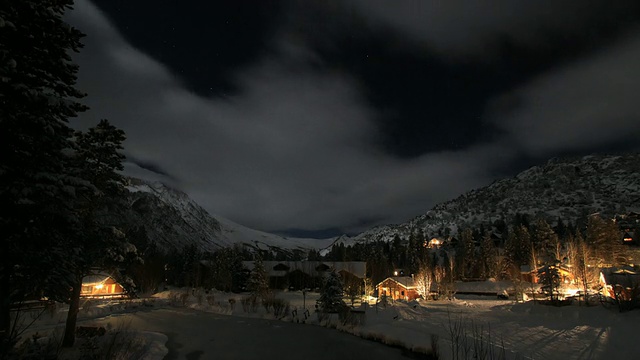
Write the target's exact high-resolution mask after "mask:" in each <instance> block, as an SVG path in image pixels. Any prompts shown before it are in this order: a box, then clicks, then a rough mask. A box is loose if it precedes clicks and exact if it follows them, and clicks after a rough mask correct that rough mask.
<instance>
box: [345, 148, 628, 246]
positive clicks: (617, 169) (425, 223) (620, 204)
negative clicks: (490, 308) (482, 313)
mask: <svg viewBox="0 0 640 360" xmlns="http://www.w3.org/2000/svg"><path fill="white" fill-rule="evenodd" d="M628 211H636V212H638V211H640V155H639V154H628V155H618V156H604V155H602V156H600V155H598V156H585V157H582V158H573V159H552V160H550V161H548V162H547V164H545V165H542V166H534V167H532V168H530V169H528V170H525V171H523V172H521V173H520V174H518V175H517V176H515V177H513V178H508V179H503V180H499V181H495V182H494V183H493V184H491V185H489V186H486V187H484V188H481V189H477V190H472V191H470V192H468V193H466V194H464V195H461V196H459V197H458V198H456V199H454V200H451V201H447V202H444V203H441V204H439V205H436V206H435V207H434V208H433V209H432V210H431V211H429V212H428V213H427V214H424V215H421V216H418V217H416V218H414V219H412V220H411V221H408V222H406V223H403V224H399V225H386V226H380V227H376V228H373V229H371V230H368V231H365V232H364V233H361V234H359V235H357V236H354V237H351V238H350V237H346V236H343V237H340V238H339V239H337V240H336V241H337V242H342V243H345V245H348V244H353V243H354V242H368V241H377V240H382V241H390V240H392V239H393V237H394V236H395V235H396V234H398V235H400V236H401V237H405V238H406V237H408V236H409V234H410V233H411V231H412V230H415V229H420V228H421V229H423V230H424V232H425V234H426V235H427V236H435V235H437V234H438V233H439V232H440V233H445V232H447V231H448V232H449V233H450V234H452V235H455V234H456V232H457V230H458V229H459V228H462V227H466V226H474V225H479V224H481V223H483V224H490V223H493V222H494V221H495V220H499V219H504V220H505V221H510V220H511V219H512V218H513V217H514V215H515V214H516V213H520V214H529V215H532V216H544V217H546V218H547V219H549V220H551V221H556V220H557V219H558V218H561V219H563V220H564V221H568V220H570V221H572V222H574V223H575V221H576V219H578V218H580V217H584V216H585V215H588V214H591V213H595V212H600V213H601V214H602V215H603V216H613V215H615V214H623V213H626V212H628ZM447 229H448V230H447Z"/></svg>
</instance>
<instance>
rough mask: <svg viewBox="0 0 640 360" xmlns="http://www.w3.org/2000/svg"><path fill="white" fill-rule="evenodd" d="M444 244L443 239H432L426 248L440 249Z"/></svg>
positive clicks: (427, 242)
mask: <svg viewBox="0 0 640 360" xmlns="http://www.w3.org/2000/svg"><path fill="white" fill-rule="evenodd" d="M442 244H444V239H441V238H437V237H434V238H431V240H429V241H426V244H425V246H426V247H428V248H429V249H439V248H440V247H441V246H442Z"/></svg>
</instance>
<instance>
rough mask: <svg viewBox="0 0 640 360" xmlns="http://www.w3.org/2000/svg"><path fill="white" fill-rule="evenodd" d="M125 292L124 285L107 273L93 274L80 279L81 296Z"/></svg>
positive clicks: (116, 294) (115, 294)
mask: <svg viewBox="0 0 640 360" xmlns="http://www.w3.org/2000/svg"><path fill="white" fill-rule="evenodd" d="M125 293H126V292H125V290H124V287H122V285H120V284H119V283H118V282H117V281H116V280H115V279H114V278H112V277H111V276H109V275H107V274H93V275H88V276H85V277H84V278H83V279H82V290H81V292H80V296H82V297H107V296H123V295H125Z"/></svg>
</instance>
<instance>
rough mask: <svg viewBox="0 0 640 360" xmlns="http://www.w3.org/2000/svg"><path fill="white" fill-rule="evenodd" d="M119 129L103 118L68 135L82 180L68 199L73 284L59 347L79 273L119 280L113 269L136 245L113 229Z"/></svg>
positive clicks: (73, 166)
mask: <svg viewBox="0 0 640 360" xmlns="http://www.w3.org/2000/svg"><path fill="white" fill-rule="evenodd" d="M124 139H125V135H124V132H123V131H122V130H119V129H117V128H116V127H114V126H112V125H111V124H109V122H108V121H107V120H101V121H100V123H99V124H98V125H97V126H95V127H93V128H91V129H89V131H87V132H86V133H82V132H77V133H76V134H75V136H74V140H75V141H74V150H75V151H74V152H73V155H72V157H71V158H70V170H71V171H72V173H73V174H74V175H75V176H76V177H77V178H79V179H82V180H85V181H86V182H87V185H86V186H83V187H80V188H78V189H77V194H76V195H77V196H76V198H75V201H74V202H73V205H74V210H75V211H76V213H77V214H78V218H79V222H78V224H77V226H76V228H75V233H74V234H73V235H72V236H70V239H71V240H72V241H73V244H72V246H73V250H74V251H75V257H74V263H73V269H72V273H73V281H74V283H73V286H72V290H71V296H70V298H71V300H70V305H69V312H68V317H67V326H66V330H65V337H64V340H63V345H64V346H72V345H73V343H74V340H75V324H76V319H77V313H78V309H79V305H80V292H81V289H82V278H83V277H84V276H86V275H89V274H90V273H91V272H92V271H95V270H96V269H99V270H107V269H108V270H110V272H111V273H112V274H115V275H116V276H115V277H116V278H117V279H118V280H120V282H121V283H123V284H125V285H126V284H128V283H129V282H128V281H123V280H124V279H123V278H121V277H120V276H119V275H120V273H119V270H120V269H121V268H124V267H125V265H124V263H125V262H126V261H127V260H128V261H134V260H136V258H137V254H136V248H135V246H133V245H132V244H130V243H129V242H127V241H126V238H125V235H124V233H123V232H122V231H121V230H120V229H118V228H117V220H116V219H117V217H116V215H117V214H118V213H120V212H121V211H122V210H123V208H124V206H125V203H124V198H125V194H126V191H127V190H126V189H125V187H124V185H125V180H124V178H123V177H122V175H120V174H119V171H122V170H123V169H124V167H123V165H122V161H123V160H124V155H122V154H121V153H120V150H122V149H123V147H122V142H123V141H124Z"/></svg>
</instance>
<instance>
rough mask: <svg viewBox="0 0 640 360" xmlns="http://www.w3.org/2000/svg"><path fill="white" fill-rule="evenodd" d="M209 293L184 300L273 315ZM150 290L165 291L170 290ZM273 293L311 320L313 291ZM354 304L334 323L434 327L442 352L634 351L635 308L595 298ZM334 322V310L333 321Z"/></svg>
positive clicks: (426, 331)
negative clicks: (346, 318)
mask: <svg viewBox="0 0 640 360" xmlns="http://www.w3.org/2000/svg"><path fill="white" fill-rule="evenodd" d="M469 286H470V287H474V288H476V287H479V285H476V286H473V285H469ZM213 295H214V298H215V303H214V305H213V306H210V305H208V304H207V303H206V301H205V302H203V303H202V304H201V305H198V304H197V302H196V301H195V297H193V296H192V298H193V299H190V300H189V304H188V305H187V306H189V307H191V308H194V309H199V310H202V311H209V312H215V313H219V314H227V315H233V316H242V317H254V318H273V315H268V314H266V313H265V311H264V309H262V308H261V307H260V308H259V309H258V311H257V312H256V313H248V312H245V311H243V309H242V307H241V306H240V298H241V297H242V295H238V294H227V293H219V292H215V293H213ZM157 296H158V297H160V298H168V297H169V296H170V293H161V294H158V295H157ZM276 297H277V298H281V299H285V300H288V301H289V302H290V304H291V310H293V309H297V317H292V316H291V315H288V316H286V317H284V318H283V319H282V320H283V321H294V322H302V321H303V320H305V319H304V316H303V315H301V314H303V313H304V311H303V302H304V305H306V308H307V309H308V310H310V315H311V316H310V318H308V319H306V321H305V322H306V323H307V324H311V325H319V322H318V319H317V317H316V316H315V315H314V310H315V309H314V305H315V300H316V299H317V297H318V294H317V293H307V294H306V299H303V296H302V293H301V292H279V293H277V294H276ZM229 299H235V300H236V302H235V305H233V306H232V305H231V304H230V303H229V301H228V300H229ZM360 307H361V308H362V309H366V310H365V311H366V321H365V323H364V324H363V325H360V326H355V327H349V326H340V325H337V328H338V329H339V330H342V331H345V332H349V333H352V334H356V335H359V336H362V337H365V338H375V339H378V340H380V341H382V342H385V343H388V344H403V345H404V346H406V347H408V348H413V349H430V348H431V335H432V334H435V335H437V336H438V338H439V348H440V351H441V353H442V355H443V357H442V358H443V359H448V358H450V357H451V355H452V352H455V351H461V352H462V351H464V350H460V349H464V348H465V347H467V348H473V347H474V346H479V344H480V339H481V338H482V339H483V340H482V342H483V343H484V344H483V345H482V346H483V347H484V348H487V344H488V343H491V344H492V346H493V349H492V351H494V354H496V356H497V357H499V356H501V355H502V354H504V355H505V356H506V358H508V359H514V358H526V359H601V358H603V357H605V356H606V357H610V358H614V359H622V358H626V359H636V358H640V345H637V344H636V342H635V341H636V338H637V334H636V329H637V324H638V323H640V311H631V312H626V313H620V312H618V311H617V309H614V308H605V307H603V306H602V305H597V306H589V307H585V306H578V305H571V306H564V307H553V306H548V305H542V304H539V303H535V302H532V301H529V302H526V303H515V302H514V301H512V300H498V299H497V298H496V297H487V296H474V295H458V296H457V299H456V300H453V301H448V300H439V301H422V302H410V303H406V302H395V303H393V304H390V305H389V306H387V307H386V308H385V307H382V306H381V305H380V304H378V305H377V306H376V305H375V303H371V305H364V304H362V305H360ZM337 322H338V319H337V317H336V318H334V319H333V326H334V325H336V324H337ZM325 325H326V324H325ZM456 329H458V330H456ZM456 331H457V333H458V334H462V335H463V336H460V335H458V340H457V342H456V343H457V344H458V345H459V346H456V349H457V350H456V349H454V350H452V349H451V343H452V342H451V338H452V337H455V334H454V335H452V332H456ZM462 338H464V339H462ZM474 339H475V343H474ZM465 341H466V344H467V345H465ZM469 351H473V350H469ZM463 358H464V357H463Z"/></svg>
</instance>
